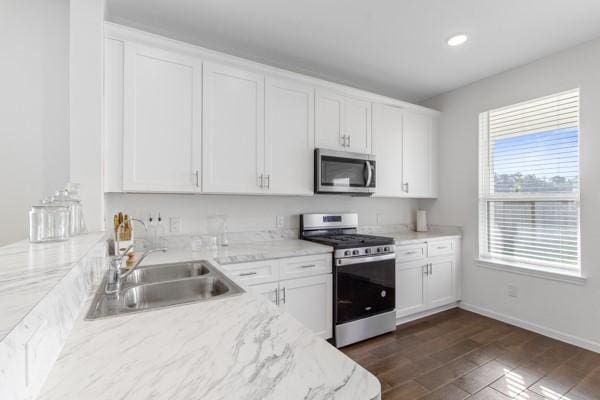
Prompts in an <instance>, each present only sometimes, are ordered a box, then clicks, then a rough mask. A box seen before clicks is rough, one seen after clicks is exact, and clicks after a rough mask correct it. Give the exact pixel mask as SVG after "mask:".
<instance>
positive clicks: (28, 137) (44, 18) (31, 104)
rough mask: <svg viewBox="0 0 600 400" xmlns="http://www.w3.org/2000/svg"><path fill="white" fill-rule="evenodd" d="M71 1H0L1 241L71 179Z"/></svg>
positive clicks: (19, 234)
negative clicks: (69, 102)
mask: <svg viewBox="0 0 600 400" xmlns="http://www.w3.org/2000/svg"><path fill="white" fill-rule="evenodd" d="M68 35H69V2H68V0H28V1H22V0H3V1H2V2H0V49H2V57H1V61H0V183H1V184H2V191H1V195H0V221H1V222H0V245H3V244H7V243H10V242H14V241H17V240H21V239H24V238H26V237H27V235H28V233H27V232H28V219H27V212H28V209H29V206H30V205H32V204H34V203H36V202H37V201H38V200H39V199H41V198H42V197H45V196H47V195H50V194H52V192H53V191H55V190H57V189H58V188H59V187H61V186H63V185H64V184H65V182H67V180H68V176H69V120H68V118H69V109H68V79H69V76H68V50H69V49H68V45H69V37H68Z"/></svg>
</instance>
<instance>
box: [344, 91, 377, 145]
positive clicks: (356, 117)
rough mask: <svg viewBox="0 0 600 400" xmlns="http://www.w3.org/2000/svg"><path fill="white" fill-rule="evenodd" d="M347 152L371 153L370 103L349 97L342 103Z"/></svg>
mask: <svg viewBox="0 0 600 400" xmlns="http://www.w3.org/2000/svg"><path fill="white" fill-rule="evenodd" d="M344 135H346V142H347V147H346V149H347V150H348V151H351V152H353V153H364V154H369V153H371V103H369V102H367V101H361V100H354V99H351V98H349V97H346V98H345V102H344V127H343V134H342V136H344Z"/></svg>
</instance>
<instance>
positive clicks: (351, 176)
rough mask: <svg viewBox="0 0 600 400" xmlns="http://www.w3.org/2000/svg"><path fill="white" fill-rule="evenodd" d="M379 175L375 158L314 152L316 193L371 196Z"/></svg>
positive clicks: (342, 152)
mask: <svg viewBox="0 0 600 400" xmlns="http://www.w3.org/2000/svg"><path fill="white" fill-rule="evenodd" d="M376 171H377V168H376V163H375V156H374V155H370V154H360V153H349V152H346V151H336V150H327V149H315V193H330V194H344V193H346V194H349V195H353V196H370V195H372V194H373V193H374V192H375V182H376V179H375V178H376Z"/></svg>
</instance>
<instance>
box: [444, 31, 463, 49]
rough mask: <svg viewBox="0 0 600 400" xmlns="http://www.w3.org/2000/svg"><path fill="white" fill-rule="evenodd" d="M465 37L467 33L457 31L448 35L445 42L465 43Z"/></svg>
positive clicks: (453, 43)
mask: <svg viewBox="0 0 600 400" xmlns="http://www.w3.org/2000/svg"><path fill="white" fill-rule="evenodd" d="M467 39H468V37H467V35H465V34H464V33H459V34H456V35H452V36H450V37H449V38H448V40H447V41H446V43H448V46H460V45H461V44H463V43H465V42H466V41H467Z"/></svg>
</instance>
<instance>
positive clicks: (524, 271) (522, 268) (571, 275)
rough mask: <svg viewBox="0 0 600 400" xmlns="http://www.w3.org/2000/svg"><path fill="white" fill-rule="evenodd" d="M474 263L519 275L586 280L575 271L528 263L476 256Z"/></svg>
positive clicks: (581, 282) (558, 279)
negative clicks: (535, 265)
mask: <svg viewBox="0 0 600 400" xmlns="http://www.w3.org/2000/svg"><path fill="white" fill-rule="evenodd" d="M475 263H476V264H477V265H478V266H480V267H483V268H489V269H495V270H498V271H505V272H512V273H515V274H520V275H527V276H534V277H536V278H543V279H549V280H553V281H559V282H566V283H571V284H575V285H584V284H585V282H586V280H587V278H586V277H585V276H583V275H581V274H580V273H577V272H570V271H563V270H559V269H551V268H542V267H539V268H537V267H534V266H530V265H524V264H516V263H510V262H507V261H501V260H494V259H485V258H478V259H476V260H475Z"/></svg>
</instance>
